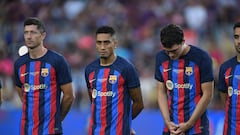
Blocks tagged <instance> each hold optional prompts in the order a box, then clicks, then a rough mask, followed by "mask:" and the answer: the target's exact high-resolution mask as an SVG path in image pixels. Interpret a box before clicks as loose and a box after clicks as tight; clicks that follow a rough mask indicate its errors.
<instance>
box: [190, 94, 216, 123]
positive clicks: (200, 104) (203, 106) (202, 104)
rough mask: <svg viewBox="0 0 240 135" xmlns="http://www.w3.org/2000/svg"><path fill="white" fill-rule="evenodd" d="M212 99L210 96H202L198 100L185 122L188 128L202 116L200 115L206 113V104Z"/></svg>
mask: <svg viewBox="0 0 240 135" xmlns="http://www.w3.org/2000/svg"><path fill="white" fill-rule="evenodd" d="M211 99H212V95H203V96H202V97H201V99H200V100H199V102H198V104H197V106H196V108H195V110H194V112H193V114H192V116H191V117H190V119H189V120H188V121H187V123H188V124H189V126H190V127H192V126H193V125H194V124H195V123H196V121H197V120H198V119H199V118H200V117H201V116H202V114H203V113H204V112H205V111H206V109H207V106H208V104H209V103H210V101H211Z"/></svg>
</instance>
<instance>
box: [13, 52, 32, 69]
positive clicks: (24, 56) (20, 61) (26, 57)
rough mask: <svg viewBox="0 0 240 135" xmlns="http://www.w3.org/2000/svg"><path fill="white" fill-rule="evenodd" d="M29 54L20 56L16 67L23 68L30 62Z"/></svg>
mask: <svg viewBox="0 0 240 135" xmlns="http://www.w3.org/2000/svg"><path fill="white" fill-rule="evenodd" d="M29 59H30V58H29V53H27V54H25V55H23V56H20V57H19V58H18V59H17V60H16V61H15V63H14V65H15V66H21V65H23V64H24V63H26V62H27V61H28V60H29Z"/></svg>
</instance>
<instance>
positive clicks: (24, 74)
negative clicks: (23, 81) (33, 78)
mask: <svg viewBox="0 0 240 135" xmlns="http://www.w3.org/2000/svg"><path fill="white" fill-rule="evenodd" d="M27 74H28V72H27V73H23V74H21V75H20V76H21V77H23V76H26V75H27Z"/></svg>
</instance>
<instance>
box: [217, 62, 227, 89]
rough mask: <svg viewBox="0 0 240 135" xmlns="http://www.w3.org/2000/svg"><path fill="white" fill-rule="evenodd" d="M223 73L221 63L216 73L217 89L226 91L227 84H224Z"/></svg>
mask: <svg viewBox="0 0 240 135" xmlns="http://www.w3.org/2000/svg"><path fill="white" fill-rule="evenodd" d="M224 75H225V70H224V66H223V65H221V66H220V69H219V74H218V90H219V91H221V92H224V93H226V92H227V86H226V82H225V77H224Z"/></svg>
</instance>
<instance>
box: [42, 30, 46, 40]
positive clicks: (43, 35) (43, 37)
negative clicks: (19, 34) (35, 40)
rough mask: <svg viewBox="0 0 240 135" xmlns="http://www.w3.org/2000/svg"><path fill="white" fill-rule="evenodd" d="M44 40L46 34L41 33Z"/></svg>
mask: <svg viewBox="0 0 240 135" xmlns="http://www.w3.org/2000/svg"><path fill="white" fill-rule="evenodd" d="M45 38H46V32H43V33H42V39H43V40H44V39H45Z"/></svg>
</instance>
